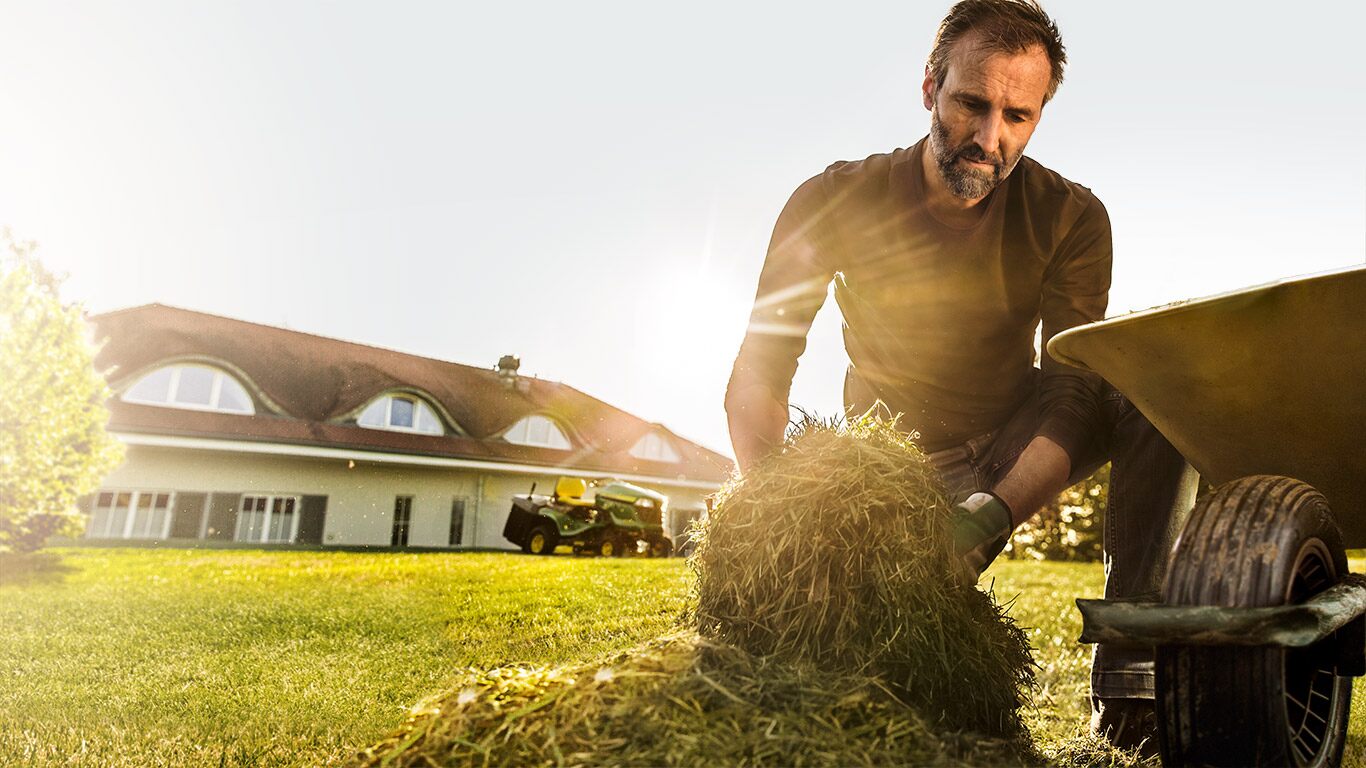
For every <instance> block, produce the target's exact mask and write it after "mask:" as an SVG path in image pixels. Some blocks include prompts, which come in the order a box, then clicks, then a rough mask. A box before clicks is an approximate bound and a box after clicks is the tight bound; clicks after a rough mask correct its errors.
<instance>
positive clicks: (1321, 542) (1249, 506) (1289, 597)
mask: <svg viewBox="0 0 1366 768" xmlns="http://www.w3.org/2000/svg"><path fill="white" fill-rule="evenodd" d="M1302 566H1303V570H1301V567H1302ZM1325 571H1326V572H1325ZM1346 573H1347V553H1346V551H1345V550H1344V549H1343V546H1342V535H1341V533H1339V531H1338V528H1337V525H1336V524H1335V523H1334V522H1333V516H1332V513H1331V512H1330V510H1329V508H1328V502H1327V500H1326V499H1324V498H1323V495H1322V494H1320V493H1319V492H1318V491H1316V490H1314V488H1313V487H1311V486H1309V485H1307V484H1305V483H1302V482H1300V481H1298V480H1295V479H1292V478H1288V477H1279V476H1274V475H1257V476H1253V477H1245V478H1242V479H1240V480H1234V481H1232V482H1229V483H1225V484H1224V485H1221V486H1219V487H1218V488H1216V489H1215V490H1214V491H1213V492H1212V493H1210V494H1209V495H1207V496H1205V497H1204V498H1202V499H1200V500H1199V501H1198V502H1196V505H1195V508H1194V509H1193V510H1192V511H1191V515H1190V518H1189V520H1188V521H1187V523H1186V527H1185V529H1184V530H1183V531H1182V533H1181V536H1180V538H1179V539H1177V542H1176V544H1175V546H1174V547H1173V549H1172V562H1171V566H1170V569H1169V571H1168V574H1167V582H1166V585H1165V588H1164V590H1163V599H1164V602H1166V603H1167V604H1169V605H1220V606H1225V607H1258V606H1275V605H1284V604H1286V603H1291V602H1303V601H1304V600H1306V599H1308V598H1309V597H1311V596H1312V595H1313V594H1316V593H1318V592H1321V591H1322V590H1324V589H1326V588H1328V587H1329V586H1332V585H1333V584H1335V583H1337V581H1338V580H1339V579H1340V578H1341V577H1342V576H1344V575H1346ZM1292 587H1293V588H1294V591H1295V592H1296V594H1292ZM1334 661H1335V653H1334V647H1333V638H1331V637H1330V638H1328V639H1326V640H1324V641H1323V642H1321V643H1318V644H1316V645H1314V646H1310V647H1309V648H1304V649H1293V648H1273V647H1261V648H1254V647H1237V646H1223V647H1217V646H1205V647H1181V646H1165V647H1159V648H1157V651H1156V665H1155V666H1156V693H1157V716H1158V717H1157V721H1158V722H1157V724H1158V728H1157V732H1158V744H1159V747H1160V749H1161V752H1162V764H1163V765H1164V766H1195V765H1201V766H1246V765H1284V766H1336V765H1338V764H1339V763H1340V762H1341V760H1342V751H1343V747H1344V746H1345V743H1346V737H1347V716H1348V711H1349V709H1350V705H1351V694H1352V678H1350V677H1340V676H1336V675H1334V674H1333V671H1334V670H1333V664H1334ZM1306 664H1308V666H1305V665H1306ZM1325 666H1326V671H1324V670H1323V669H1322V668H1323V667H1325ZM1315 667H1318V668H1320V670H1319V671H1315V669H1314V668H1315ZM1310 686H1313V687H1314V688H1315V690H1317V691H1318V693H1319V694H1320V695H1321V696H1322V697H1324V698H1319V699H1316V698H1315V697H1313V696H1310V695H1307V694H1308V693H1309V690H1308V689H1309V687H1310ZM1291 695H1294V696H1296V698H1297V699H1298V698H1303V699H1304V700H1306V701H1311V702H1314V703H1315V706H1317V707H1320V709H1317V710H1316V712H1317V713H1318V714H1319V715H1320V716H1322V717H1323V723H1324V724H1323V725H1321V726H1318V727H1319V728H1322V730H1323V733H1322V734H1318V736H1320V737H1321V738H1322V741H1321V742H1320V743H1319V744H1318V746H1317V747H1316V748H1315V749H1314V750H1313V751H1312V753H1311V754H1310V755H1309V756H1308V758H1306V757H1305V756H1304V754H1303V752H1302V751H1301V750H1303V749H1304V748H1303V747H1297V746H1296V745H1295V743H1294V742H1295V740H1294V738H1293V737H1292V732H1291V723H1292V722H1301V721H1303V722H1311V721H1310V719H1309V718H1308V717H1306V716H1305V714H1303V709H1302V708H1296V707H1294V705H1292V704H1290V703H1289V702H1288V701H1287V697H1288V696H1291ZM1323 701H1326V702H1327V703H1326V704H1322V703H1321V702H1323ZM1301 732H1302V731H1301ZM1297 733H1298V732H1297ZM1313 736H1314V734H1310V735H1309V736H1306V737H1305V738H1304V740H1303V743H1304V744H1308V745H1310V746H1311V747H1312V746H1313V741H1312V738H1313Z"/></svg>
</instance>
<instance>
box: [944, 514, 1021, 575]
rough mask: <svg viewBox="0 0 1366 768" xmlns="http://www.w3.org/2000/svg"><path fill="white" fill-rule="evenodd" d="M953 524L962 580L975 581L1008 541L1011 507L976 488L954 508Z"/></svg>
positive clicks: (954, 545)
mask: <svg viewBox="0 0 1366 768" xmlns="http://www.w3.org/2000/svg"><path fill="white" fill-rule="evenodd" d="M952 526H953V551H954V554H956V555H958V558H959V559H960V560H961V562H962V565H963V571H962V574H961V579H962V581H963V583H964V584H966V585H969V586H970V585H973V584H976V583H977V579H978V577H979V576H981V575H982V571H985V570H986V569H987V566H988V565H991V561H992V560H995V559H996V556H997V555H999V554H1001V550H1003V549H1005V547H1006V542H1007V541H1009V540H1010V533H1011V531H1012V530H1014V526H1013V525H1012V524H1011V516H1010V507H1008V506H1006V503H1005V502H1004V501H1001V497H1000V496H997V495H996V494H994V493H991V492H989V491H978V492H977V493H974V494H972V495H971V496H969V497H967V499H965V500H963V502H962V503H960V504H958V505H957V506H955V507H954V508H953V519H952Z"/></svg>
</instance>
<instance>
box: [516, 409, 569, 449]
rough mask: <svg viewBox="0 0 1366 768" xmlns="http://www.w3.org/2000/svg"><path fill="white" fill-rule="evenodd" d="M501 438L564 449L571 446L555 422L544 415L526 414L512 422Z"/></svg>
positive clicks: (518, 442) (520, 443) (523, 443)
mask: <svg viewBox="0 0 1366 768" xmlns="http://www.w3.org/2000/svg"><path fill="white" fill-rule="evenodd" d="M503 439H504V440H506V441H508V442H509V443H516V444H518V445H535V446H540V447H542V448H559V449H560V450H564V451H567V450H569V448H570V447H571V446H570V445H569V438H567V437H565V436H564V433H563V432H561V431H560V428H559V427H557V426H555V422H553V421H551V420H550V419H548V418H546V417H544V416H528V417H526V418H525V419H522V420H521V421H519V422H517V423H516V424H513V425H512V428H511V429H509V430H508V431H507V432H504V433H503Z"/></svg>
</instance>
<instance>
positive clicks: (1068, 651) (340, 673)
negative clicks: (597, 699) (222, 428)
mask: <svg viewBox="0 0 1366 768" xmlns="http://www.w3.org/2000/svg"><path fill="white" fill-rule="evenodd" d="M1356 565H1361V564H1360V563H1356ZM988 575H989V577H990V576H991V575H994V576H995V584H996V591H997V593H998V595H1000V596H1001V597H1002V598H1006V599H1009V598H1011V597H1016V600H1015V607H1014V614H1015V615H1016V617H1017V618H1018V619H1019V620H1020V622H1021V623H1022V624H1024V625H1026V626H1028V627H1032V628H1033V629H1031V630H1030V633H1031V634H1030V637H1031V640H1032V642H1033V644H1034V646H1035V648H1036V659H1037V660H1038V662H1039V664H1040V666H1041V669H1040V682H1041V683H1042V689H1041V690H1040V692H1039V694H1038V697H1037V703H1038V707H1037V709H1036V710H1034V711H1032V712H1031V713H1030V714H1029V723H1030V726H1031V729H1032V730H1033V732H1034V734H1035V738H1036V740H1037V741H1038V743H1039V746H1040V749H1041V751H1042V752H1043V753H1045V754H1048V755H1056V756H1058V759H1060V760H1067V761H1069V762H1074V763H1075V762H1076V761H1077V759H1078V758H1077V756H1078V755H1081V754H1086V751H1085V743H1086V739H1085V738H1084V736H1083V733H1084V723H1085V716H1086V703H1085V694H1086V679H1087V670H1088V668H1089V659H1090V651H1089V647H1084V646H1079V645H1077V644H1076V643H1075V642H1074V640H1075V638H1076V636H1077V633H1078V631H1079V628H1080V620H1079V616H1078V614H1077V612H1076V609H1075V608H1074V607H1073V606H1072V599H1073V598H1075V597H1078V596H1087V595H1095V594H1097V593H1098V592H1099V591H1100V584H1101V571H1100V568H1099V566H1096V565H1073V564H1032V563H1018V562H1007V563H1001V564H998V565H997V566H995V567H994V568H993V569H992V571H991V572H989V574H988ZM687 578H688V577H687V568H686V567H685V566H684V564H683V562H682V561H680V560H667V561H660V560H644V559H628V560H601V559H589V558H571V557H568V556H562V557H555V558H533V557H526V556H521V555H504V554H491V553H485V554H390V553H377V554H357V553H346V552H278V551H273V552H259V551H245V550H207V551H196V550H155V549H123V550H119V549H80V548H76V549H62V550H55V551H53V552H51V553H48V554H45V555H42V556H39V558H38V559H36V560H35V559H26V560H16V559H14V558H10V559H7V560H0V765H10V764H16V763H18V764H37V765H48V764H58V763H60V764H68V763H71V762H74V763H76V764H81V765H118V766H142V765H203V764H214V765H220V764H222V765H315V764H319V763H326V762H336V761H339V760H343V759H345V758H346V757H348V756H349V755H351V754H352V753H353V752H354V751H355V750H356V749H358V748H360V747H362V746H365V745H366V744H368V743H370V742H373V741H375V740H377V739H378V738H379V737H381V736H382V735H383V734H385V733H386V732H387V731H388V730H390V729H392V728H393V727H394V726H396V725H397V724H398V723H399V722H400V721H401V720H402V719H403V718H404V716H405V715H406V714H407V712H408V711H409V710H410V708H412V707H413V706H414V705H415V704H417V703H418V702H419V701H420V700H422V699H423V698H424V697H427V696H430V695H432V694H436V693H439V692H441V691H442V690H444V689H447V688H449V687H451V686H452V685H454V684H455V683H456V681H458V680H459V679H460V678H461V676H462V672H463V670H465V669H466V668H470V667H475V668H484V667H491V666H501V665H505V664H511V663H517V662H530V663H544V664H553V663H565V662H574V661H584V660H588V659H591V658H593V657H596V656H599V655H603V654H607V653H610V652H613V651H618V650H622V649H625V648H629V647H631V646H633V645H635V644H637V643H639V642H641V641H644V640H646V639H648V638H652V637H654V636H657V635H659V634H660V633H662V632H664V631H666V630H667V629H668V628H669V627H671V626H672V625H673V622H674V621H675V619H676V618H677V616H678V613H679V612H680V610H681V609H682V607H683V604H684V598H685V594H686V591H687ZM1357 693H1358V696H1357V697H1356V706H1354V708H1353V709H1354V710H1355V711H1356V714H1357V715H1358V716H1357V717H1356V718H1355V727H1354V728H1353V736H1352V738H1353V744H1352V746H1351V747H1349V750H1352V751H1353V752H1357V749H1356V748H1357V747H1358V746H1359V745H1360V744H1363V743H1366V742H1363V728H1366V720H1363V716H1366V711H1363V710H1366V691H1363V690H1362V689H1361V687H1360V686H1359V687H1358V690H1357ZM1358 754H1359V752H1358ZM73 756H74V757H75V758H76V759H75V760H72V757H73Z"/></svg>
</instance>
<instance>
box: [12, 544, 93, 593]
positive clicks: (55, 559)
mask: <svg viewBox="0 0 1366 768" xmlns="http://www.w3.org/2000/svg"><path fill="white" fill-rule="evenodd" d="M75 570H76V568H75V566H72V565H68V564H67V563H64V562H62V558H61V556H60V555H55V554H52V553H50V552H29V553H25V554H16V553H13V552H0V588H3V587H26V586H29V585H30V584H58V583H61V581H62V580H63V579H65V578H66V575H67V574H68V573H72V572H73V571H75Z"/></svg>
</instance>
